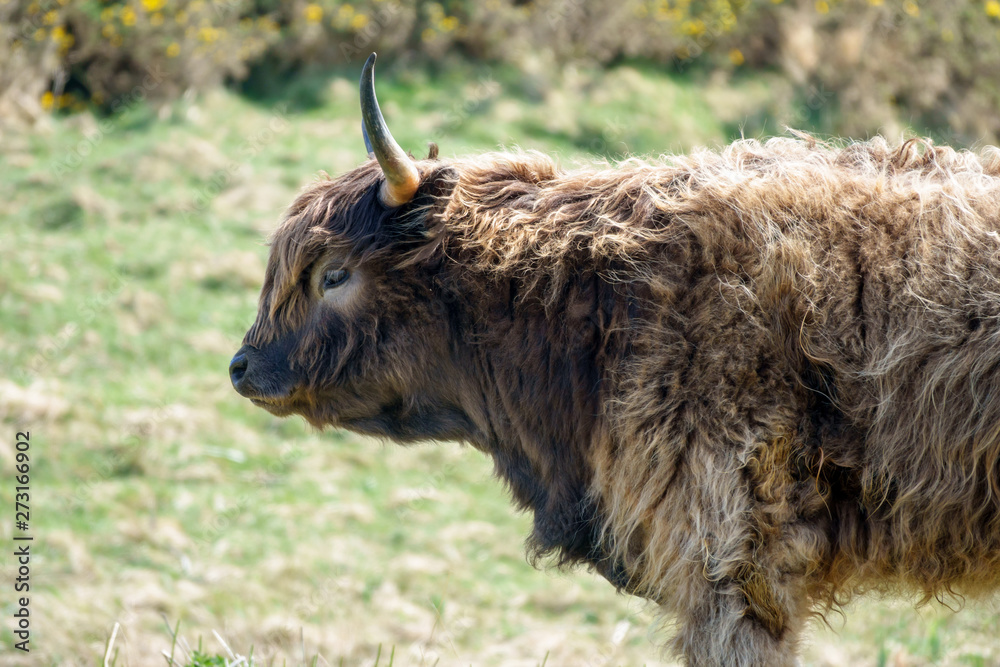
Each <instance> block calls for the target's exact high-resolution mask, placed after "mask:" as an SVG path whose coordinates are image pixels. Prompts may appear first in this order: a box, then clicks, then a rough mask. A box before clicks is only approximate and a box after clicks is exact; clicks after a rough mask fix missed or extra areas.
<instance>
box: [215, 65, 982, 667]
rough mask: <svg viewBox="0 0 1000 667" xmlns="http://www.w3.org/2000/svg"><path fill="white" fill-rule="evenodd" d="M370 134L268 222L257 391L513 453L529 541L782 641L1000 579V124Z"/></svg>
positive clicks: (689, 611) (711, 657) (246, 353)
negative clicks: (849, 610) (718, 141)
mask: <svg viewBox="0 0 1000 667" xmlns="http://www.w3.org/2000/svg"><path fill="white" fill-rule="evenodd" d="M373 65H374V56H373V57H372V58H371V59H369V62H368V63H367V64H366V66H365V72H364V75H363V77H362V106H363V119H364V121H363V126H364V130H365V132H364V134H365V140H366V143H368V146H369V153H370V157H372V158H374V159H369V160H368V162H367V163H365V164H363V165H362V166H360V167H358V168H356V169H354V170H353V171H350V172H349V173H347V174H344V175H343V176H340V177H339V178H335V179H332V180H325V181H322V182H319V183H316V184H314V185H312V186H310V187H308V188H307V189H306V190H305V192H303V193H302V194H301V195H300V196H299V197H298V199H297V200H296V201H295V203H294V204H292V206H291V208H290V209H289V211H288V212H287V215H286V217H285V219H284V221H283V222H282V224H281V225H280V227H279V228H278V229H277V231H276V232H275V234H274V238H273V243H272V249H271V256H270V260H269V263H268V267H267V274H266V278H265V282H264V286H263V290H262V293H261V297H260V310H259V313H258V316H257V320H256V322H255V323H254V324H253V326H252V327H251V329H250V330H249V332H248V333H247V335H246V339H245V341H244V342H245V344H244V346H243V348H242V349H241V350H240V351H239V352H238V353H237V355H236V357H235V358H234V359H233V362H232V366H231V368H230V372H231V376H232V381H233V384H234V385H235V387H236V389H237V391H239V393H241V394H242V395H244V396H246V397H248V398H250V399H251V400H252V401H253V402H254V403H255V404H256V405H259V406H261V407H264V408H266V409H267V410H269V411H270V412H272V413H274V414H276V415H290V414H293V413H295V414H300V415H303V416H304V417H305V418H306V419H307V420H308V421H309V422H310V423H311V424H313V425H315V426H317V427H324V426H336V427H341V428H346V429H350V430H353V431H356V432H358V433H364V434H370V435H374V436H379V437H384V438H388V439H391V440H394V441H398V442H413V441H417V440H457V441H462V442H466V443H470V444H471V445H473V446H474V447H476V448H478V449H480V450H482V451H483V452H485V453H486V454H488V455H489V456H491V457H492V458H493V460H494V462H495V465H496V473H497V475H498V477H500V478H501V479H502V480H503V481H504V482H505V483H506V485H507V486H508V487H509V490H510V493H511V495H512V496H513V499H514V501H515V503H516V504H517V506H518V507H520V508H523V509H525V510H529V511H531V512H533V514H534V529H533V531H532V533H531V536H530V537H529V538H528V549H529V553H530V554H531V555H532V556H533V557H535V558H543V557H550V559H549V560H551V561H554V562H555V563H557V564H559V565H571V564H578V563H580V564H586V565H588V566H590V567H592V568H593V569H595V570H596V571H597V572H599V573H600V574H602V575H603V576H604V577H606V578H607V579H608V580H609V581H610V582H611V583H613V584H614V585H615V586H616V587H618V588H619V589H620V590H624V591H628V592H629V593H633V594H636V595H640V596H643V597H645V598H648V599H650V600H653V601H655V603H656V604H658V605H659V606H660V607H661V608H662V609H663V610H664V612H666V613H667V614H668V615H670V616H671V617H672V618H674V619H676V622H677V628H678V631H677V636H676V638H675V639H674V640H673V642H672V648H673V649H674V650H675V651H676V652H677V653H678V654H680V655H682V656H683V657H684V658H685V659H686V661H687V662H688V663H689V664H692V665H720V664H727V665H786V664H792V663H793V662H794V661H795V652H796V642H797V638H798V637H799V636H800V631H801V630H802V627H803V624H804V623H805V621H806V620H807V619H808V618H809V617H810V615H811V614H815V613H819V614H822V613H825V612H827V611H829V610H830V609H831V608H834V607H836V606H838V605H841V604H843V603H844V602H845V601H846V600H848V599H850V598H851V597H852V596H853V595H856V594H859V593H865V592H871V591H876V592H887V593H895V592H903V593H906V592H917V593H918V594H919V595H922V596H924V597H925V598H926V599H932V598H934V597H939V598H940V597H942V596H948V595H953V594H954V595H964V596H975V595H983V594H987V593H989V592H991V591H993V590H995V589H996V588H997V586H998V584H1000V151H998V150H996V149H987V150H985V151H983V152H981V153H980V154H978V155H977V154H972V153H969V152H956V151H954V150H952V149H949V148H942V147H936V146H933V145H931V144H930V143H929V142H926V141H923V142H921V141H907V142H905V143H903V144H902V145H899V146H894V147H893V146H889V145H888V144H887V143H886V142H885V141H883V140H881V139H875V140H872V141H869V142H866V143H854V144H849V145H844V146H840V147H836V146H830V145H827V144H824V143H820V142H817V141H815V140H813V139H811V138H809V137H807V136H805V135H801V136H797V137H795V138H785V139H772V140H770V141H767V142H766V143H759V142H757V141H749V140H744V141H738V142H736V143H734V144H732V145H730V146H728V147H727V148H725V149H724V150H722V151H721V152H712V151H700V152H697V153H695V154H693V155H690V156H687V157H669V158H661V159H658V160H653V161H641V160H635V159H632V160H626V161H624V162H622V163H621V164H619V165H617V166H616V167H614V168H602V169H597V168H582V169H579V170H574V171H566V170H563V169H561V168H559V167H558V166H556V164H555V163H554V162H553V161H552V160H551V159H549V158H548V157H546V156H544V155H540V154H537V153H532V152H515V153H496V154H489V155H480V156H476V157H473V158H467V159H461V158H460V159H444V158H439V157H438V156H437V151H436V149H434V148H432V150H431V155H430V156H429V157H428V158H427V159H423V160H414V159H412V158H411V157H409V156H408V155H407V154H405V153H404V152H403V150H402V149H401V148H400V147H399V146H398V144H396V142H395V141H394V140H393V139H392V136H391V134H390V133H389V131H388V129H387V127H386V124H385V122H384V120H383V118H382V115H381V113H380V112H379V109H378V105H377V103H376V101H375V96H374V80H373Z"/></svg>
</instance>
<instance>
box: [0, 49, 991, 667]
mask: <svg viewBox="0 0 1000 667" xmlns="http://www.w3.org/2000/svg"><path fill="white" fill-rule="evenodd" d="M379 78H380V88H379V91H380V97H381V100H382V107H383V110H384V111H385V113H386V116H387V118H388V120H389V122H390V125H391V127H392V129H393V132H394V134H395V135H396V137H397V139H399V140H400V142H401V143H402V144H403V146H404V147H406V148H408V149H410V150H412V151H413V152H414V153H420V152H422V151H424V150H425V146H426V141H428V140H435V141H437V142H438V143H439V144H440V145H441V151H442V153H443V154H445V155H449V154H463V153H469V152H474V151H479V150H486V149H494V148H497V147H498V146H501V145H502V146H513V145H520V146H522V147H525V148H537V149H540V150H543V151H547V152H551V153H556V154H559V155H560V156H561V158H562V159H563V161H564V162H565V163H567V164H571V163H572V162H573V161H575V160H581V159H583V160H585V159H591V158H593V157H594V156H597V157H599V158H614V157H617V156H619V155H621V154H624V153H625V152H637V153H641V154H650V153H654V154H655V153H659V152H670V151H681V150H687V149H689V148H691V147H693V146H695V145H709V146H711V145H719V144H721V143H723V142H725V141H727V140H728V139H730V138H732V137H733V136H734V135H736V134H738V133H739V132H740V131H741V128H743V130H744V131H745V132H747V133H748V134H754V133H757V132H761V131H763V132H768V133H774V132H781V131H782V127H781V126H780V124H779V123H780V122H781V120H782V119H783V118H784V119H788V118H791V119H792V120H798V121H799V122H798V123H796V124H797V125H798V126H800V127H801V126H803V125H806V124H807V123H808V122H809V121H810V115H815V114H814V113H813V112H814V111H815V109H816V107H815V105H813V104H811V103H809V104H807V106H806V107H802V106H801V105H802V104H805V103H804V102H802V101H796V100H794V99H791V98H783V97H782V96H781V95H780V90H779V91H778V93H776V92H775V90H774V89H771V88H769V86H768V82H767V81H759V80H758V81H735V82H709V83H708V84H698V83H696V82H695V81H693V80H685V79H670V78H666V77H664V76H662V75H657V74H654V73H652V72H648V71H643V70H641V69H632V68H620V69H617V70H612V71H610V72H608V73H605V74H601V75H594V74H591V73H587V72H578V73H570V74H569V75H567V76H566V78H565V80H564V81H562V82H561V84H560V85H559V86H557V87H555V88H552V89H549V87H548V85H549V82H547V81H546V80H544V78H543V77H542V78H533V77H531V76H515V75H514V74H513V73H511V72H505V71H490V70H485V69H483V70H475V69H469V70H464V71H447V72H442V73H439V74H436V75H431V74H421V73H412V72H406V71H399V72H391V71H389V70H388V69H387V70H386V71H383V72H380V77H379ZM796 105H798V106H796ZM796 108H807V109H808V110H809V112H810V113H809V114H804V113H797V112H796V111H795V109H796ZM813 120H815V119H813ZM359 123H360V121H359V114H358V110H357V93H356V83H355V74H354V73H353V72H352V73H345V75H344V76H339V75H337V74H336V73H334V74H332V75H328V76H326V77H323V78H317V77H312V78H309V77H307V78H306V79H304V80H303V81H302V82H301V83H296V84H290V85H287V86H285V87H284V88H282V89H272V90H254V91H250V94H247V95H243V96H240V95H236V94H234V93H229V92H225V93H224V92H219V93H216V94H213V95H210V96H208V97H206V98H202V99H194V100H185V101H183V102H178V103H176V104H174V105H172V106H170V107H167V108H165V109H162V110H160V111H153V110H151V109H149V108H147V107H146V106H143V105H141V104H137V105H127V107H126V109H125V110H124V111H122V112H121V113H119V114H117V115H115V116H112V117H110V118H105V119H100V118H94V117H93V116H91V115H89V114H79V115H74V116H70V117H62V118H54V119H52V120H51V122H45V123H43V124H42V125H41V126H39V127H37V128H36V129H34V130H32V131H30V132H27V133H21V132H5V133H3V134H2V135H0V201H3V203H4V204H3V211H4V214H3V219H2V223H0V225H2V229H3V234H4V236H3V244H2V245H0V267H2V269H0V366H2V368H3V373H2V375H0V418H2V420H3V425H4V433H3V434H0V454H2V460H3V469H2V474H3V475H4V478H5V480H7V481H5V482H4V484H3V487H2V488H3V489H4V495H3V500H4V502H5V506H6V507H9V508H11V510H10V514H11V515H13V498H12V493H11V492H10V489H12V484H11V483H9V480H11V479H12V478H13V475H14V472H13V469H12V465H11V461H12V458H13V454H14V443H15V432H16V431H19V430H22V431H23V430H30V432H31V455H32V461H31V502H30V504H31V528H30V532H31V534H33V535H34V537H35V540H34V542H33V543H32V554H33V557H32V561H31V568H32V569H31V582H30V583H31V603H30V609H31V631H32V635H31V647H32V652H31V654H30V661H28V660H26V656H25V654H22V653H20V652H16V651H13V650H12V649H11V648H10V647H11V645H12V639H13V637H12V634H11V627H12V616H11V615H12V614H13V612H14V610H15V607H14V598H15V596H14V593H13V591H12V590H11V589H10V587H9V586H6V585H5V586H4V589H3V590H4V593H3V594H2V595H0V610H2V615H3V617H4V619H5V620H4V622H3V627H2V629H0V644H2V646H0V664H7V665H15V664H38V665H48V664H52V665H56V664H58V665H70V664H86V665H94V664H99V663H100V661H101V658H102V656H103V655H104V651H105V646H106V644H107V642H108V640H109V637H110V636H111V634H112V629H113V627H114V626H115V624H116V623H118V624H120V631H119V633H118V635H117V636H116V640H115V644H114V649H115V650H116V651H117V663H116V664H119V665H137V666H138V665H147V664H148V665H154V664H157V665H162V664H164V663H165V661H164V658H163V656H162V655H161V653H162V652H163V651H168V652H169V651H170V647H171V643H172V639H171V631H170V629H169V628H170V627H171V626H174V624H176V623H178V622H179V623H180V626H179V628H180V629H179V635H180V638H181V640H180V642H179V643H178V647H177V648H176V649H175V658H176V659H177V661H178V663H180V664H185V661H186V660H190V659H191V655H192V651H193V650H194V649H195V648H196V647H197V646H198V643H199V640H201V641H202V642H203V647H202V648H203V651H204V653H205V654H208V655H223V656H225V655H227V653H226V649H225V648H224V647H223V646H222V644H221V643H220V641H219V639H218V638H217V637H216V636H215V634H214V633H218V636H219V637H221V638H222V639H223V640H224V641H225V642H226V643H227V644H228V646H229V647H230V648H231V649H232V650H233V651H234V652H236V653H239V654H241V655H247V654H249V653H250V652H251V650H252V651H253V655H254V658H255V660H256V661H257V662H258V664H268V663H269V661H273V662H274V664H278V665H281V664H289V665H293V664H299V663H300V662H301V661H302V660H303V656H305V658H306V660H311V659H313V658H314V657H316V656H320V657H321V658H322V660H320V661H319V664H326V663H329V664H340V663H339V661H341V660H342V659H343V661H344V662H343V664H347V665H351V664H358V665H373V664H374V663H375V657H376V655H377V654H378V653H379V651H380V650H381V653H382V658H381V660H382V663H381V664H386V663H387V662H388V655H389V653H390V651H394V664H395V665H434V664H440V665H469V664H472V665H539V664H542V663H543V662H544V663H545V664H547V665H593V666H595V667H596V666H597V665H641V664H645V665H656V664H665V663H667V664H668V663H669V661H667V660H665V659H664V657H663V656H662V655H661V654H660V652H659V650H658V649H657V647H656V641H657V639H658V638H659V637H661V636H662V635H661V633H660V632H659V631H658V630H657V625H656V623H655V615H654V614H653V612H652V610H650V609H649V608H648V607H647V606H645V605H644V604H643V603H641V602H640V601H638V600H634V599H631V598H628V597H624V596H619V595H616V594H615V593H614V591H613V589H612V588H611V586H610V585H608V584H607V583H606V582H604V581H603V580H602V579H599V578H597V577H595V576H593V575H591V574H589V573H587V572H582V571H575V572H569V573H556V572H541V571H537V570H534V569H532V568H531V567H530V566H529V565H528V564H527V563H526V562H525V559H524V555H523V550H522V541H523V539H524V537H525V536H526V535H527V533H528V528H529V524H530V519H529V517H526V516H523V515H518V514H516V513H515V512H514V511H513V510H512V509H511V508H510V505H509V502H508V500H507V499H506V497H505V495H504V492H503V490H502V488H501V485H500V484H499V483H498V482H497V481H496V480H495V479H493V478H492V477H491V466H490V464H489V462H488V461H487V460H486V459H485V458H484V457H482V456H481V455H480V454H478V453H476V452H473V451H471V450H469V449H464V448H460V447H458V446H456V445H453V444H433V445H423V446H417V447H412V448H407V449H404V448H399V447H395V446H388V445H383V444H381V443H378V442H374V441H367V440H363V439H360V438H357V437H354V436H351V435H347V434H344V433H338V432H326V433H316V432H314V431H312V430H310V429H309V428H308V427H306V426H305V425H304V424H303V423H302V422H301V421H299V420H297V419H289V420H284V421H282V420H278V419H276V418H274V417H271V416H270V415H268V414H267V413H265V412H264V411H262V410H259V409H256V408H254V407H252V406H251V405H250V404H249V402H247V401H245V400H243V399H241V398H240V397H238V396H237V395H236V394H235V392H233V390H232V388H231V387H230V384H229V380H228V377H227V373H226V368H227V365H228V361H229V358H230V357H231V356H232V354H233V352H234V351H235V350H236V349H237V348H238V347H239V344H240V339H241V338H242V336H243V333H244V331H245V330H246V328H247V326H248V325H249V323H250V322H251V321H252V318H253V317H254V314H255V311H256V297H257V291H258V289H259V286H260V282H261V278H262V274H263V267H264V264H265V260H266V255H267V248H266V245H265V239H266V236H267V234H268V232H269V231H270V229H271V228H272V227H273V225H274V223H275V222H276V220H277V219H278V217H279V215H280V213H281V211H282V209H283V207H284V206H285V205H287V204H288V203H289V202H290V201H291V199H292V197H293V196H294V194H295V192H296V191H297V190H298V189H299V188H300V187H302V186H303V185H305V184H307V183H308V182H310V180H311V179H313V178H314V177H315V175H316V174H317V172H319V171H320V170H327V171H329V172H331V173H336V172H339V171H342V170H345V169H348V168H350V167H352V166H354V165H355V164H357V163H358V162H359V161H361V160H362V159H363V157H364V154H363V145H362V142H361V137H360V131H359ZM818 127H819V128H820V129H822V125H821V124H820V125H819V126H818ZM12 520H13V516H11V517H10V520H4V521H0V539H2V540H3V545H4V546H3V549H2V552H3V553H4V558H3V561H2V562H3V574H4V581H7V582H9V581H11V580H12V579H13V577H14V573H15V570H16V564H15V562H14V560H13V558H12V557H11V555H10V553H11V551H12V549H11V548H9V547H10V545H11V544H13V542H12V541H11V540H12V536H13V532H14V529H13V521H12ZM830 622H831V623H832V625H833V626H834V630H836V631H834V630H831V629H829V628H825V627H823V626H822V625H820V624H818V625H817V626H816V627H815V628H814V631H813V632H812V633H811V634H810V636H809V639H808V642H809V645H808V646H807V648H806V650H805V657H806V662H807V664H813V665H923V664H942V665H1000V639H998V638H1000V614H998V612H997V609H996V607H986V606H974V605H972V604H971V603H970V605H969V608H968V609H966V610H965V611H964V612H963V613H962V614H959V615H953V614H951V613H950V612H949V611H947V610H946V609H942V608H939V607H925V608H922V609H921V610H920V611H914V610H913V609H912V607H910V606H908V605H905V604H900V603H878V602H875V601H862V602H860V603H857V604H855V605H853V606H852V607H850V608H848V610H847V616H846V622H844V621H842V620H841V619H840V618H838V617H832V618H831V619H830ZM323 661H325V663H324V662H323Z"/></svg>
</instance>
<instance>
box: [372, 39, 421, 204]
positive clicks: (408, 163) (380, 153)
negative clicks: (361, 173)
mask: <svg viewBox="0 0 1000 667" xmlns="http://www.w3.org/2000/svg"><path fill="white" fill-rule="evenodd" d="M361 131H362V133H363V134H364V136H365V147H366V148H368V155H374V156H375V159H376V160H378V163H379V165H380V166H381V167H382V173H383V174H385V182H384V183H382V189H381V190H380V191H379V199H380V200H381V202H382V203H383V204H385V205H386V206H388V207H389V208H394V207H396V206H402V205H403V204H405V203H406V202H408V201H410V200H411V199H413V195H414V193H416V191H417V187H418V186H419V185H420V174H419V173H418V172H417V166H416V165H415V164H413V160H411V159H410V157H409V156H408V155H407V154H406V153H405V152H404V151H403V149H402V148H400V147H399V144H397V143H396V140H395V139H393V138H392V134H390V133H389V127H388V126H387V125H386V124H385V119H384V118H383V117H382V111H381V110H380V109H379V108H378V100H376V99H375V54H374V53H373V54H371V55H370V56H368V61H367V62H365V68H364V69H363V70H362V71H361Z"/></svg>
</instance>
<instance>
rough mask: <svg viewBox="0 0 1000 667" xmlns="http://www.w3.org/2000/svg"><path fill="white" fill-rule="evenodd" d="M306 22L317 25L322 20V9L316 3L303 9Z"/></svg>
mask: <svg viewBox="0 0 1000 667" xmlns="http://www.w3.org/2000/svg"><path fill="white" fill-rule="evenodd" d="M305 15H306V21H309V23H319V22H320V21H322V20H323V8H322V7H320V6H319V5H317V4H316V3H311V4H308V5H306V8H305Z"/></svg>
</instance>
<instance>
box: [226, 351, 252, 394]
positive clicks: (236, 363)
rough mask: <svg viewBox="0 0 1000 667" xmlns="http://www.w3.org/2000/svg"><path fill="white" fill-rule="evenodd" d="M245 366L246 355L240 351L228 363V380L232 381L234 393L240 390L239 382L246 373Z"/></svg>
mask: <svg viewBox="0 0 1000 667" xmlns="http://www.w3.org/2000/svg"><path fill="white" fill-rule="evenodd" d="M247 366H248V363H247V355H246V353H244V352H243V351H242V350H241V351H239V352H237V353H236V356H235V357H233V360H232V361H230V362H229V379H230V380H232V382H233V389H235V390H236V391H239V390H240V382H241V381H242V380H243V376H244V375H246V373H247Z"/></svg>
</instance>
